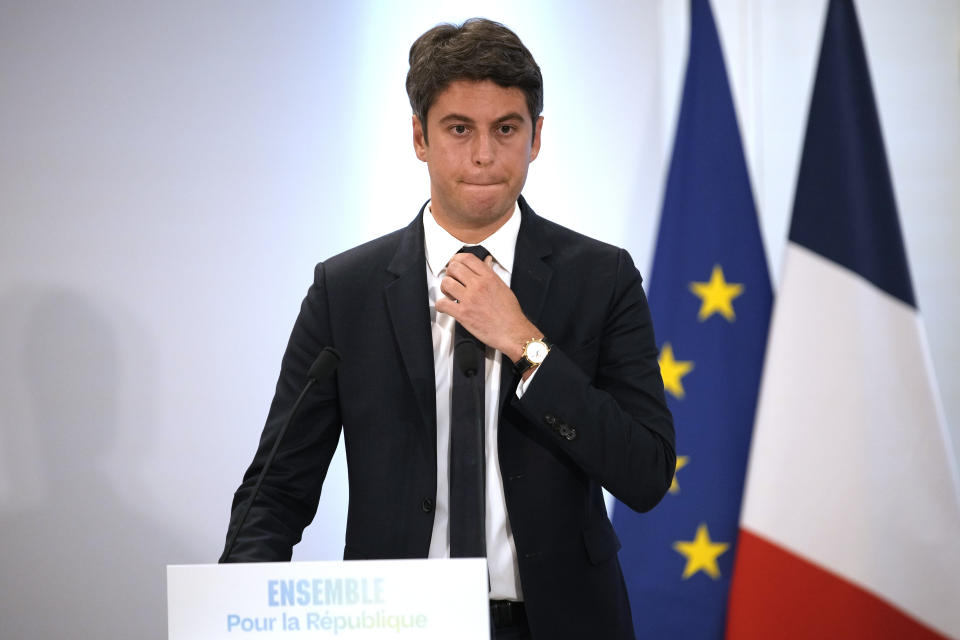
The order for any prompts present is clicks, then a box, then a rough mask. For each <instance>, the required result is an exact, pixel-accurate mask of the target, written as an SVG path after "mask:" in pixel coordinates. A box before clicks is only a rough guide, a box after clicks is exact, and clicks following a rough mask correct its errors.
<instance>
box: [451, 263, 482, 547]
mask: <svg viewBox="0 0 960 640" xmlns="http://www.w3.org/2000/svg"><path fill="white" fill-rule="evenodd" d="M458 253H472V254H473V255H475V256H477V257H478V258H480V259H481V260H483V259H484V258H486V257H487V256H488V255H490V252H489V251H487V250H486V249H484V248H483V247H481V246H479V245H477V246H473V247H463V248H462V249H460V251H459V252H458ZM485 350H486V345H484V344H483V343H482V342H480V341H479V340H477V339H476V338H475V337H473V335H471V334H470V332H469V331H467V330H466V329H464V328H463V326H462V325H461V324H460V323H459V322H458V323H456V328H455V329H454V334H453V378H452V383H451V386H452V390H451V396H450V557H451V558H483V557H485V556H486V555H487V552H486V547H487V544H486V526H485V524H484V523H485V520H486V507H487V503H486V491H485V486H486V484H485V479H484V475H485V462H486V458H485V454H484V444H483V432H484V425H485V422H484V410H483V406H484V397H485V396H484V351H485Z"/></svg>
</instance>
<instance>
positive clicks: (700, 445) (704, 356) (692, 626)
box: [613, 0, 773, 638]
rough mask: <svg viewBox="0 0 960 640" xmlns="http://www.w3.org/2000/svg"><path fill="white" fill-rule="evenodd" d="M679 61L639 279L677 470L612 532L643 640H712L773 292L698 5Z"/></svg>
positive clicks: (713, 39) (714, 53)
mask: <svg viewBox="0 0 960 640" xmlns="http://www.w3.org/2000/svg"><path fill="white" fill-rule="evenodd" d="M690 26H691V28H690V52H689V58H688V60H687V71H686V79H685V82H684V89H683V101H682V105H681V108H680V119H679V122H678V125H677V134H676V140H675V141H674V148H673V158H672V161H671V164H670V174H669V178H668V180H667V188H666V192H665V195H664V201H663V213H662V216H661V220H660V231H659V235H658V237H657V247H656V252H655V255H654V261H653V269H652V274H651V276H652V277H651V279H650V281H649V294H650V296H649V297H650V308H651V310H652V312H653V320H654V326H655V328H656V333H657V340H658V343H659V346H660V371H661V374H662V375H663V381H664V386H665V388H666V390H667V399H668V402H669V405H670V410H671V411H672V412H673V416H674V421H675V424H676V427H677V456H678V457H677V473H676V476H675V479H674V483H673V486H672V487H671V489H670V493H669V494H668V495H667V496H666V497H665V498H664V499H663V502H662V503H661V504H660V505H659V506H658V507H657V508H656V509H654V510H653V511H652V512H651V513H649V514H645V515H638V514H636V513H633V512H632V511H630V510H629V509H628V508H627V507H625V506H623V505H620V504H619V503H618V504H617V505H616V506H615V507H614V514H613V522H614V526H615V527H616V529H617V532H618V534H619V536H620V538H621V540H622V541H623V543H624V548H623V551H622V552H621V555H620V559H621V562H622V565H623V569H624V574H625V575H624V577H625V579H626V582H627V588H628V589H629V592H630V600H631V603H632V606H633V621H634V627H635V630H636V633H637V636H638V637H641V638H722V637H723V633H724V624H725V618H726V609H727V593H728V590H729V586H730V574H731V570H732V568H733V556H734V552H735V543H736V537H737V531H738V526H739V523H738V520H739V514H740V499H741V493H742V491H743V483H744V473H745V469H746V463H747V454H748V450H749V447H750V434H751V431H752V428H753V417H754V411H755V408H756V401H757V392H758V387H759V383H760V375H761V368H762V365H763V355H764V349H765V346H766V341H767V328H768V325H769V321H770V309H771V304H772V297H773V296H772V292H771V289H770V276H769V274H768V272H767V264H766V256H765V253H764V250H763V243H762V240H761V237H760V230H759V227H758V224H757V214H756V209H755V208H754V204H753V195H752V192H751V189H750V181H749V177H748V175H747V168H746V162H745V159H744V155H743V149H742V147H741V143H740V133H739V130H738V127H737V119H736V114H735V113H734V108H733V100H732V98H731V95H730V86H729V84H728V82H727V74H726V70H725V68H724V63H723V53H722V51H721V48H720V41H719V38H718V36H717V29H716V25H715V23H714V20H713V15H712V13H711V11H710V5H709V2H708V0H692V1H691V7H690Z"/></svg>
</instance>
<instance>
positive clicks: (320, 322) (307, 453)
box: [220, 264, 341, 562]
mask: <svg viewBox="0 0 960 640" xmlns="http://www.w3.org/2000/svg"><path fill="white" fill-rule="evenodd" d="M323 282H324V272H323V265H322V264H320V265H317V268H316V271H315V276H314V283H313V285H312V286H311V287H310V289H309V291H308V292H307V296H306V298H305V299H304V300H303V304H302V305H301V308H300V315H299V316H298V317H297V321H296V323H295V324H294V327H293V331H292V333H291V335H290V341H289V343H288V344H287V350H286V352H285V353H284V356H283V362H282V364H281V368H280V378H279V380H278V382H277V389H276V393H275V395H274V398H273V402H272V403H271V405H270V413H269V415H268V416H267V421H266V425H265V426H264V428H263V433H262V435H261V437H260V444H259V446H258V447H257V452H256V454H255V455H254V458H253V462H252V463H251V464H250V467H249V468H248V469H247V471H246V473H245V474H244V477H243V482H242V483H241V484H240V487H239V488H238V489H237V491H236V493H235V494H234V498H233V506H232V509H231V516H230V525H229V527H228V530H227V540H229V539H230V537H231V535H232V534H233V532H234V530H235V529H236V528H237V527H238V526H239V525H240V523H239V519H240V518H241V517H242V513H243V511H244V510H245V508H246V503H247V501H248V499H249V497H250V495H251V494H252V492H253V488H254V485H256V482H257V478H258V476H259V475H260V472H261V470H262V469H263V466H264V462H265V460H266V458H267V455H268V454H269V452H270V450H271V449H272V448H273V445H274V442H275V441H276V438H277V434H278V433H279V431H280V429H281V428H282V426H283V423H284V422H285V421H286V420H287V417H288V416H289V415H290V412H291V410H292V408H293V405H294V402H295V401H296V399H297V396H299V394H300V392H301V391H302V390H303V388H304V387H305V386H306V384H307V371H308V370H309V368H310V365H311V364H313V362H314V360H315V359H316V357H317V355H318V354H319V353H320V351H322V350H323V348H324V347H326V346H329V345H331V336H330V323H329V317H328V313H327V303H326V295H325V292H324V287H323ZM340 431H341V422H340V410H339V403H338V397H337V385H336V374H334V375H333V376H331V377H330V378H328V379H327V380H324V381H320V382H318V383H316V384H314V385H313V386H312V387H311V389H310V390H309V391H308V392H307V395H306V397H304V399H303V401H302V403H301V405H300V408H299V411H298V412H297V415H296V416H294V418H293V421H292V422H291V423H290V426H289V427H288V429H287V432H286V434H285V435H284V437H283V440H282V442H281V444H280V448H279V449H278V451H277V456H276V458H274V461H273V464H272V465H271V467H270V469H269V471H268V473H267V476H266V478H265V479H264V481H263V485H262V486H261V488H260V493H259V494H258V495H257V498H256V500H255V502H254V503H253V506H252V507H251V509H250V513H249V515H248V516H247V518H246V520H245V521H244V523H243V526H242V528H241V529H240V533H239V535H238V537H237V541H236V544H235V546H234V548H233V550H232V551H231V552H230V554H229V557H221V559H220V561H221V562H270V561H285V560H289V559H290V557H291V556H292V554H293V546H294V545H295V544H296V543H298V542H299V541H300V538H301V535H302V534H303V530H304V528H305V527H306V526H307V525H309V524H310V522H311V521H312V520H313V517H314V515H315V514H316V512H317V505H318V503H319V500H320V489H321V487H322V485H323V480H324V478H325V477H326V474H327V469H328V468H329V466H330V461H331V459H332V458H333V454H334V451H335V450H336V448H337V443H338V442H339V440H340ZM224 551H225V552H226V549H224Z"/></svg>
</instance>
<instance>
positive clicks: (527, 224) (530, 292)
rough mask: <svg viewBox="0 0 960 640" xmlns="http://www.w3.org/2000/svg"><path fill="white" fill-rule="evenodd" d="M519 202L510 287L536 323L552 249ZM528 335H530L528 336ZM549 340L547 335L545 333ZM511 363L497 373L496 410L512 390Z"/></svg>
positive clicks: (535, 220) (532, 215)
mask: <svg viewBox="0 0 960 640" xmlns="http://www.w3.org/2000/svg"><path fill="white" fill-rule="evenodd" d="M519 203H520V214H521V216H522V217H521V219H520V232H519V233H518V234H517V249H516V251H515V252H514V257H513V273H512V274H511V276H510V288H511V289H512V290H513V292H514V294H516V296H517V300H518V301H519V302H520V308H521V309H523V313H524V314H526V316H527V317H528V318H529V319H530V321H531V322H533V324H535V325H537V326H539V324H540V323H539V320H540V315H541V313H542V312H543V305H544V303H545V302H546V300H547V289H548V287H549V285H550V278H551V277H552V276H553V269H552V268H551V267H550V266H549V265H548V264H547V263H546V262H545V261H544V258H546V257H547V256H549V255H550V253H551V251H552V249H551V246H550V243H549V241H548V240H547V238H546V237H545V236H544V234H543V230H542V226H541V220H540V217H539V216H538V215H537V214H535V213H534V212H533V209H531V208H530V207H529V206H528V205H527V202H526V200H524V199H523V196H521V197H520V199H519ZM530 337H531V338H532V337H533V336H530ZM547 337H548V339H549V336H547ZM511 364H512V363H510V362H504V363H503V367H502V368H501V372H500V405H499V406H500V411H501V415H502V411H503V408H504V406H506V402H507V395H508V394H510V393H512V392H513V391H514V390H515V389H516V374H515V373H514V371H513V367H512V366H511Z"/></svg>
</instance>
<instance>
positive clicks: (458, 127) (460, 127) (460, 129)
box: [450, 124, 467, 136]
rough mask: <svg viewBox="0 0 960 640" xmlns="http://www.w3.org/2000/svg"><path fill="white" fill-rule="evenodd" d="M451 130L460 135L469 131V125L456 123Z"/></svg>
mask: <svg viewBox="0 0 960 640" xmlns="http://www.w3.org/2000/svg"><path fill="white" fill-rule="evenodd" d="M450 130H451V131H453V133H455V134H456V135H458V136H462V135H463V134H465V133H466V132H467V125H465V124H455V125H453V126H452V127H450Z"/></svg>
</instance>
